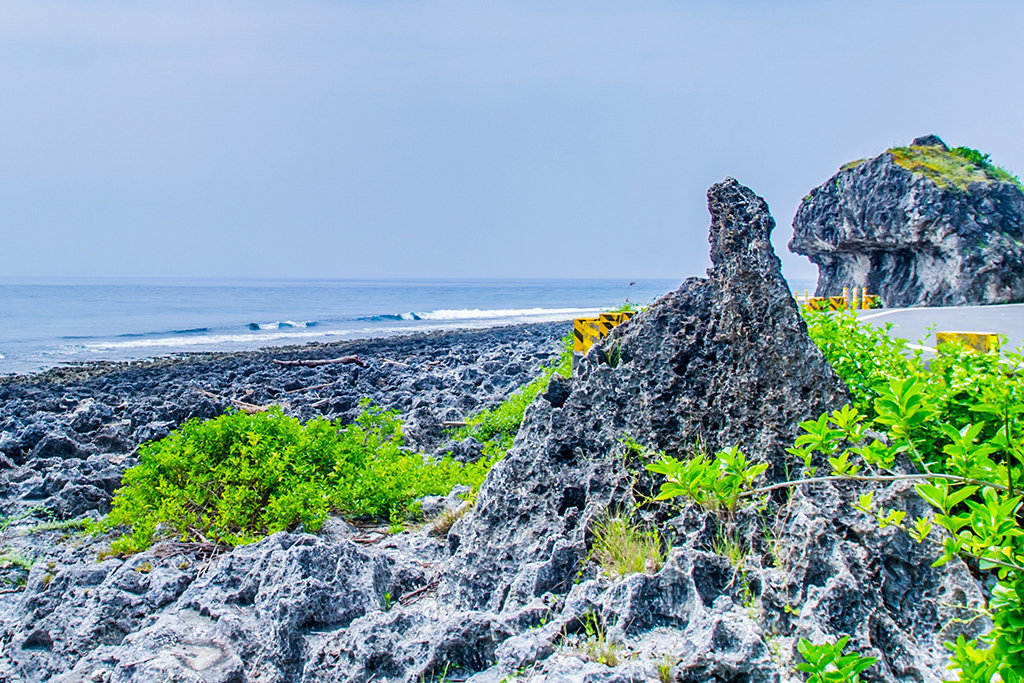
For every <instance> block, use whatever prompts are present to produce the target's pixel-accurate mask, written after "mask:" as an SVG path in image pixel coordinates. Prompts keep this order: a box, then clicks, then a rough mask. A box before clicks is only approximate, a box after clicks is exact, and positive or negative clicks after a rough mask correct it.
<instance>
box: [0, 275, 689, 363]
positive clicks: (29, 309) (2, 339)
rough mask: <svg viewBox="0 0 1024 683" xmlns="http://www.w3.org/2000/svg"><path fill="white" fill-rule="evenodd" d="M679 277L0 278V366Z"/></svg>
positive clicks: (545, 300) (399, 321)
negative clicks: (455, 278) (528, 278)
mask: <svg viewBox="0 0 1024 683" xmlns="http://www.w3.org/2000/svg"><path fill="white" fill-rule="evenodd" d="M681 281H682V279H678V280H637V281H632V282H631V281H629V280H611V279H604V280H597V279H595V280H554V279H553V280H395V281H373V280H360V281H355V280H185V279H180V280H177V279H176V280H163V279H161V280H158V279H148V280H59V279H51V280H21V281H14V280H0V374H7V373H30V372H36V371H39V370H44V369H46V368H50V367H53V366H56V365H60V364H66V363H81V362H89V361H98V360H114V361H124V360H133V359H143V358H153V357H157V356H166V355H173V354H177V353H185V352H193V351H236V350H244V349H255V348H261V347H267V346H282V345H288V344H305V343H307V342H330V341H338V340H346V339H358V338H364V337H380V336H389V335H395V334H408V333H413V332H423V331H430V330H443V329H454V328H479V327H489V326H495V325H506V324H516V323H528V322H546V321H553V320H569V319H571V318H575V317H580V316H585V315H592V314H596V313H597V312H599V311H602V310H607V309H609V308H611V307H615V306H618V305H621V304H622V303H623V302H625V301H627V300H628V301H630V302H635V303H638V304H648V303H650V302H651V301H653V300H654V299H656V298H657V297H659V296H661V295H663V294H665V293H667V292H669V291H672V290H674V289H676V288H677V287H679V285H680V284H681ZM566 331H567V332H568V327H567V329H566Z"/></svg>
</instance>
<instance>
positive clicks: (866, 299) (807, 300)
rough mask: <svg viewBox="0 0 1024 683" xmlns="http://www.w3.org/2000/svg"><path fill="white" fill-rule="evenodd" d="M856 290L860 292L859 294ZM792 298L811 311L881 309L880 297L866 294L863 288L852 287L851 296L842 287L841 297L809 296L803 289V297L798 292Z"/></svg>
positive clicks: (847, 289)
mask: <svg viewBox="0 0 1024 683" xmlns="http://www.w3.org/2000/svg"><path fill="white" fill-rule="evenodd" d="M858 289H859V290H860V293H859V294H858ZM793 298H794V299H796V301H797V303H800V302H801V301H802V302H803V305H804V306H806V307H807V308H809V309H810V310H812V311H845V310H847V309H849V310H853V311H856V310H857V309H864V310H867V309H869V308H881V307H882V299H881V297H879V296H878V295H877V294H868V291H867V288H865V287H854V288H853V295H852V296H851V295H850V289H849V287H843V295H842V296H829V297H823V296H811V295H810V293H809V292H808V291H807V290H806V289H805V290H804V295H803V297H801V296H800V294H799V293H798V292H793Z"/></svg>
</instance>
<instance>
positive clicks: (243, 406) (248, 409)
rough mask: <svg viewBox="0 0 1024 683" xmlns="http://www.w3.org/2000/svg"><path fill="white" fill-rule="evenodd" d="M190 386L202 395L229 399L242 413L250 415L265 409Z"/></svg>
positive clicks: (220, 399)
mask: <svg viewBox="0 0 1024 683" xmlns="http://www.w3.org/2000/svg"><path fill="white" fill-rule="evenodd" d="M192 388H193V389H195V390H196V391H198V392H199V393H200V394H202V395H203V396H209V397H210V398H212V399H215V400H217V401H230V402H231V404H232V405H233V406H235V407H236V408H238V409H239V410H241V411H242V412H243V413H249V414H250V415H252V414H253V413H262V412H265V411H266V410H267V406H258V405H255V404H252V403H246V402H245V401H238V400H236V399H233V398H225V397H224V396H220V395H219V394H215V393H213V392H212V391H207V390H205V389H200V388H199V387H192Z"/></svg>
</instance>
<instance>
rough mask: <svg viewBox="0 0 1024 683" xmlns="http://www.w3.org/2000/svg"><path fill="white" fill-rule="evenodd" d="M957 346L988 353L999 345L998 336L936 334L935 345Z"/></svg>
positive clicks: (991, 334) (971, 333)
mask: <svg viewBox="0 0 1024 683" xmlns="http://www.w3.org/2000/svg"><path fill="white" fill-rule="evenodd" d="M943 344H957V345H959V346H963V347H966V348H968V349H974V350H975V351H977V352H978V353H988V352H989V351H992V350H994V349H995V348H996V347H997V346H998V345H999V335H998V334H995V333H993V332H936V333H935V345H936V346H938V347H941V346H942V345H943Z"/></svg>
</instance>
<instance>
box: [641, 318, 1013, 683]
mask: <svg viewBox="0 0 1024 683" xmlns="http://www.w3.org/2000/svg"><path fill="white" fill-rule="evenodd" d="M805 317H806V319H807V322H808V327H809V332H810V334H811V337H812V338H813V339H814V340H815V341H816V342H817V343H818V344H819V346H820V347H821V349H822V351H823V352H824V353H825V356H826V357H827V358H828V359H829V360H830V361H831V362H832V364H833V367H834V368H835V370H836V372H837V373H838V374H839V376H840V377H842V378H843V379H844V380H845V381H846V382H847V385H848V387H849V389H850V394H851V400H852V405H848V406H845V407H843V408H842V409H840V410H835V411H833V412H831V413H826V414H823V415H821V416H820V417H819V418H818V419H815V420H808V421H806V422H804V423H803V424H802V425H801V428H802V429H803V431H804V432H805V433H804V434H803V435H801V436H800V437H799V438H798V439H797V440H796V443H794V445H793V447H792V448H790V449H788V450H789V452H790V453H792V454H794V455H796V456H798V457H800V458H801V459H802V460H803V463H804V478H801V479H796V480H793V481H786V482H781V483H777V484H771V485H767V486H761V487H760V488H755V481H754V479H755V476H756V474H758V473H756V472H751V471H749V468H746V467H745V461H742V462H743V463H744V467H737V466H736V463H738V462H741V457H740V455H741V454H739V453H738V452H737V451H736V449H735V448H734V449H732V450H729V451H722V452H720V453H718V454H716V456H715V457H714V458H712V459H709V458H707V457H705V456H700V455H699V456H697V457H694V458H691V459H689V460H687V461H672V459H670V458H662V460H661V461H659V462H657V463H654V464H653V465H649V466H648V469H651V470H652V471H655V472H657V473H660V474H664V475H666V481H665V483H664V484H663V485H662V487H661V494H660V495H659V496H658V497H659V498H662V499H664V498H672V497H676V496H685V497H687V498H690V499H692V500H694V501H695V502H697V503H700V504H702V505H704V506H705V507H708V508H709V509H722V508H723V507H724V508H726V509H732V508H734V507H735V505H736V504H737V503H738V502H739V501H741V500H751V501H752V504H753V505H755V506H761V505H763V504H765V502H766V501H765V495H766V494H767V493H769V492H770V491H772V490H775V489H779V488H785V487H793V486H803V485H810V484H814V483H818V482H822V481H827V480H829V479H846V480H857V481H864V482H873V481H878V482H887V481H894V480H901V479H903V480H911V481H916V488H917V492H918V494H920V496H921V497H922V498H923V499H924V500H926V501H927V502H928V503H930V504H931V506H932V508H933V513H932V514H931V515H925V516H923V517H913V518H908V516H907V512H906V511H905V510H898V509H891V510H890V509H884V508H878V507H876V505H875V503H874V501H873V494H872V492H871V491H868V492H866V493H863V494H861V495H860V497H859V499H858V501H857V503H856V504H855V506H854V507H856V508H857V509H858V510H860V511H861V512H863V513H865V514H868V515H870V516H871V517H872V518H873V519H874V521H875V523H876V524H877V525H878V526H879V527H881V528H885V527H887V526H894V527H897V528H899V529H902V530H903V531H904V532H905V533H906V534H907V535H908V536H909V537H910V538H911V539H913V540H914V541H915V542H917V543H928V544H930V545H931V546H932V547H933V548H934V551H935V554H936V560H935V562H934V566H939V565H942V564H945V563H946V562H949V561H950V560H951V559H953V558H955V557H962V558H966V559H969V560H970V561H971V562H972V563H973V564H975V565H976V566H977V567H978V568H979V569H981V570H982V571H989V572H992V573H993V574H994V575H995V577H996V579H997V583H996V586H995V588H994V589H993V591H992V594H991V599H990V601H989V609H988V611H989V614H990V615H991V617H992V622H993V629H992V631H991V632H990V633H988V634H986V635H984V636H982V637H981V638H979V639H978V640H974V641H967V640H966V639H965V638H963V637H962V636H961V637H958V638H957V640H956V641H955V642H952V643H947V647H948V648H949V649H950V650H951V652H952V656H951V661H952V665H951V667H950V668H951V669H953V670H955V671H957V672H959V676H960V680H961V681H970V682H971V683H982V681H984V682H985V683H990V681H993V680H1002V681H1004V683H1022V682H1024V676H1022V674H1021V672H1024V529H1022V528H1021V525H1020V522H1019V521H1018V515H1019V514H1020V512H1021V495H1020V493H1021V490H1022V488H1024V487H1022V483H1024V420H1022V418H1021V416H1022V415H1024V378H1022V376H1021V370H1022V368H1024V353H1022V352H1021V351H1013V352H1000V351H996V352H992V353H987V354H981V353H977V352H976V351H973V350H968V349H964V348H960V347H956V346H945V347H943V348H942V349H941V353H940V354H939V355H938V356H937V357H936V358H934V359H932V360H931V362H930V364H928V365H927V366H926V365H925V363H924V362H923V360H922V355H921V353H920V351H913V350H911V349H910V348H909V347H908V346H907V344H906V342H905V341H903V340H900V339H889V338H888V335H887V334H885V331H884V330H879V329H878V328H873V327H872V326H870V325H868V324H865V323H862V322H860V321H858V320H857V319H856V316H855V315H853V314H843V313H837V314H829V313H824V314H823V313H814V312H805ZM886 329H888V328H886ZM872 429H875V430H878V431H881V432H884V437H883V438H876V437H875V433H874V432H873V431H872ZM903 455H906V456H909V457H910V458H911V459H912V460H913V461H914V463H915V464H916V465H917V467H918V470H919V471H918V473H915V474H906V473H904V472H899V471H894V470H893V469H892V468H893V466H894V463H895V462H896V460H897V458H899V457H901V456H903ZM813 462H817V463H827V468H828V469H827V473H825V475H824V476H819V475H818V473H817V470H818V466H817V465H812V463H813ZM748 472H749V474H752V475H755V476H745V475H746V473H748ZM939 530H942V531H939ZM845 644H846V640H845V639H841V640H840V641H839V643H837V644H836V645H834V646H830V645H824V646H813V645H811V644H810V643H807V642H801V645H800V651H801V653H802V654H803V655H804V657H805V659H807V664H806V665H801V666H800V668H801V670H803V671H805V672H807V673H809V674H811V677H810V678H809V679H808V680H809V681H827V680H836V681H846V680H856V677H857V676H858V675H859V673H860V671H861V670H862V668H864V667H866V666H869V665H870V662H869V661H868V660H867V659H865V658H861V657H859V655H846V656H842V657H840V653H841V652H842V649H843V647H844V646H845ZM997 675H998V678H995V676H997Z"/></svg>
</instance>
